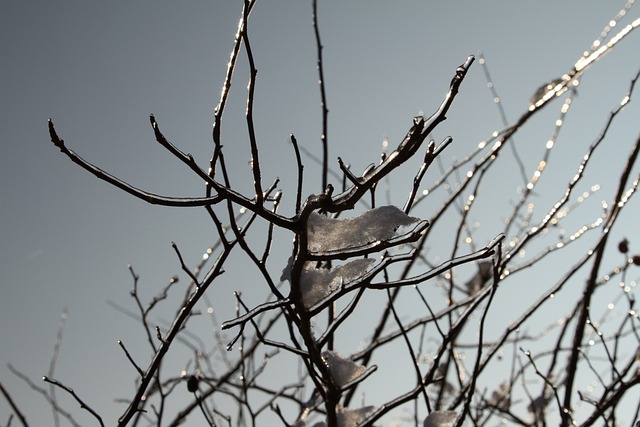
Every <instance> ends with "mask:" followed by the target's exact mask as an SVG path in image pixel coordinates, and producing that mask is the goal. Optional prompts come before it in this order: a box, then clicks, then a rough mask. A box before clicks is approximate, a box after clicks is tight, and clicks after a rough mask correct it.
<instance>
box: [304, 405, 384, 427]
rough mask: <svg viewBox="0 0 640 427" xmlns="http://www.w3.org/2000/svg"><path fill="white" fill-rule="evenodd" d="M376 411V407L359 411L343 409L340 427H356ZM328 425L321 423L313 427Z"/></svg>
mask: <svg viewBox="0 0 640 427" xmlns="http://www.w3.org/2000/svg"><path fill="white" fill-rule="evenodd" d="M375 410H376V408H375V406H365V407H363V408H358V409H343V410H342V411H340V412H338V413H337V414H336V415H337V418H338V427H356V426H359V425H360V424H361V423H362V422H363V421H365V420H366V419H367V417H369V416H370V415H371V414H373V412H374V411H375ZM326 425H327V424H326V423H325V422H324V421H321V422H319V423H316V424H314V425H313V427H326Z"/></svg>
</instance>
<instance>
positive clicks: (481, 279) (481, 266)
mask: <svg viewBox="0 0 640 427" xmlns="http://www.w3.org/2000/svg"><path fill="white" fill-rule="evenodd" d="M491 277H493V263H492V262H491V261H480V262H478V272H477V273H476V274H475V275H474V276H473V277H472V278H471V279H469V281H468V282H467V283H466V284H465V287H466V288H467V292H469V295H473V294H475V293H476V292H478V291H479V290H480V289H481V288H482V287H483V286H484V285H485V283H487V281H488V280H489V279H491Z"/></svg>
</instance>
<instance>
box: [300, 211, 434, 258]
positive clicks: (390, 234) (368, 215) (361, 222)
mask: <svg viewBox="0 0 640 427" xmlns="http://www.w3.org/2000/svg"><path fill="white" fill-rule="evenodd" d="M428 226H429V222H428V221H425V220H421V219H419V218H413V217H410V216H408V215H407V214H405V213H404V212H403V211H402V210H400V209H398V208H397V207H395V206H381V207H379V208H375V209H371V210H368V211H366V212H364V213H363V214H361V215H359V216H356V217H353V218H346V219H333V218H327V217H326V216H324V215H320V214H317V213H315V212H314V213H312V214H311V215H310V216H309V220H308V223H307V249H308V251H309V254H310V255H311V256H315V257H321V258H342V259H344V258H348V257H353V256H358V255H365V254H368V253H372V252H378V251H381V250H384V249H386V248H389V247H392V246H395V245H399V244H402V243H407V242H412V241H415V240H417V239H418V238H419V237H420V233H421V232H422V231H423V230H424V229H425V228H427V227H428Z"/></svg>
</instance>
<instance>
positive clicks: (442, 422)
mask: <svg viewBox="0 0 640 427" xmlns="http://www.w3.org/2000/svg"><path fill="white" fill-rule="evenodd" d="M457 417H458V414H456V413H455V412H453V411H433V412H432V413H430V414H429V415H428V416H427V418H426V419H425V420H424V424H423V426H424V427H453V424H454V423H455V421H456V418H457Z"/></svg>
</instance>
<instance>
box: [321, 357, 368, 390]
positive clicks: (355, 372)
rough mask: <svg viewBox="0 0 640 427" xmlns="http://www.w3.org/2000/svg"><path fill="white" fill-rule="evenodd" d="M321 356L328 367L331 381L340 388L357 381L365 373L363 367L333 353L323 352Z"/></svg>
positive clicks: (365, 369) (365, 370)
mask: <svg viewBox="0 0 640 427" xmlns="http://www.w3.org/2000/svg"><path fill="white" fill-rule="evenodd" d="M322 356H323V357H324V360H325V361H326V362H327V365H328V366H329V372H331V376H332V377H333V381H334V382H335V383H336V385H337V386H338V387H340V388H344V387H345V386H346V385H348V384H351V383H353V382H354V381H357V380H358V378H360V377H362V376H363V375H364V374H365V373H366V372H367V368H365V367H364V366H362V365H358V364H357V363H354V362H352V361H351V360H349V359H345V358H344V357H342V356H340V355H339V354H338V353H336V352H334V351H325V352H324V353H322Z"/></svg>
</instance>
